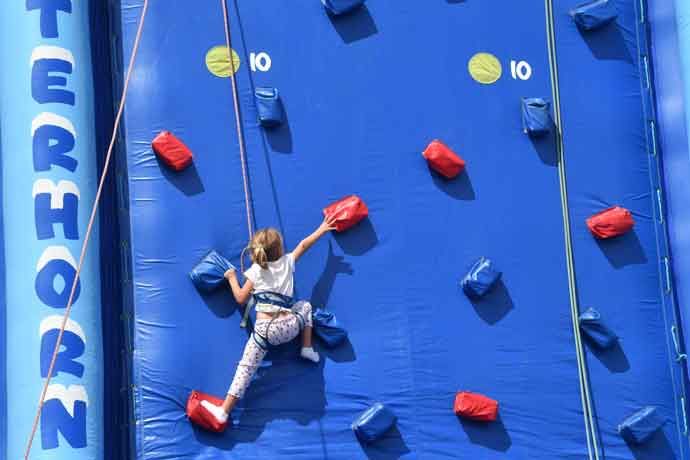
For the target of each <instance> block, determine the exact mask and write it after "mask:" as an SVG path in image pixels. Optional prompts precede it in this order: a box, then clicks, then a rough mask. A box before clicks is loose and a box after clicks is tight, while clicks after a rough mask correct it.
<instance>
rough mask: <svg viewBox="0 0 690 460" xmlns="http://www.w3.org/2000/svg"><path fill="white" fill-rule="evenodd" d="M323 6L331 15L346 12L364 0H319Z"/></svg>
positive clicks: (360, 4) (361, 3)
mask: <svg viewBox="0 0 690 460" xmlns="http://www.w3.org/2000/svg"><path fill="white" fill-rule="evenodd" d="M321 3H323V6H325V7H326V10H328V12H329V13H330V14H332V15H335V16H337V15H339V14H344V13H348V12H350V11H352V10H354V9H355V8H358V7H360V6H362V5H363V4H364V0H321Z"/></svg>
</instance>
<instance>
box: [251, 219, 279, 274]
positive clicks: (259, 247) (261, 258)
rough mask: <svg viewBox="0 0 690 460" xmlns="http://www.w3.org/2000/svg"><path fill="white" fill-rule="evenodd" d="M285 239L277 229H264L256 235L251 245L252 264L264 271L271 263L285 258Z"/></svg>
mask: <svg viewBox="0 0 690 460" xmlns="http://www.w3.org/2000/svg"><path fill="white" fill-rule="evenodd" d="M283 252H284V250H283V237H282V235H281V234H280V232H279V231H278V230H276V229H275V228H264V229H261V230H259V231H257V232H256V233H255V234H254V238H252V241H251V242H250V243H249V255H250V257H251V259H252V262H254V263H255V264H257V265H259V266H260V267H261V268H263V269H264V270H265V269H267V268H268V263H269V262H274V261H276V260H278V259H280V258H281V257H283Z"/></svg>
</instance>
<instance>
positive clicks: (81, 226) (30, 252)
mask: <svg viewBox="0 0 690 460" xmlns="http://www.w3.org/2000/svg"><path fill="white" fill-rule="evenodd" d="M89 3H90V2H84V1H81V2H77V1H72V0H59V1H57V0H22V1H13V2H3V4H2V6H1V7H0V8H1V10H0V56H1V57H2V63H3V65H2V67H3V70H2V72H0V101H2V104H0V146H1V151H2V163H3V164H2V186H3V193H2V196H3V204H2V212H3V221H4V224H5V229H4V232H5V242H6V244H5V247H4V251H5V262H6V267H3V268H2V269H3V271H4V276H5V277H6V279H5V281H6V286H7V289H6V298H5V299H2V300H0V301H5V302H6V305H7V328H6V329H7V331H6V343H7V347H6V355H7V356H6V366H7V369H9V370H10V372H8V373H7V384H6V388H4V389H3V390H4V391H5V393H6V395H5V396H6V398H7V413H8V414H11V416H10V417H11V423H8V427H7V447H6V450H7V452H0V458H23V452H24V448H25V445H26V440H27V437H28V435H29V433H30V431H31V426H32V422H33V417H34V414H35V410H36V405H37V400H38V397H39V395H40V393H41V389H42V387H43V384H44V383H45V378H46V375H47V372H48V367H49V364H50V360H51V357H52V353H53V349H54V347H55V343H56V339H57V335H58V331H59V328H60V324H61V319H62V315H63V313H64V309H65V306H66V304H67V298H68V296H69V292H70V287H71V285H72V282H73V280H74V277H75V272H76V265H77V262H78V259H79V253H80V248H81V245H82V242H83V238H84V235H85V231H86V225H87V221H88V217H89V213H90V209H91V203H92V202H93V199H94V196H95V191H96V186H97V177H96V176H97V164H96V158H97V154H96V147H95V132H94V131H95V130H94V94H93V75H92V67H91V50H90V37H89ZM98 248H99V238H98V229H95V231H94V234H93V235H92V238H91V246H90V250H89V253H88V256H87V258H86V261H85V265H84V267H83V272H82V275H81V280H80V285H79V289H78V290H77V292H76V296H75V301H74V304H73V309H72V316H71V319H70V321H69V322H68V323H67V327H66V332H65V335H64V339H63V346H62V348H61V350H60V353H59V355H58V358H57V361H56V366H55V372H54V374H53V375H54V377H53V379H52V381H51V385H50V386H49V387H48V393H47V397H46V400H45V404H44V407H43V412H42V416H41V422H40V425H39V430H38V432H37V434H36V438H35V439H34V444H33V449H32V454H31V458H36V459H40V458H51V459H58V460H62V459H64V460H72V459H76V458H88V459H96V460H98V459H102V458H103V432H102V431H103V429H102V418H103V410H102V386H103V383H102V379H103V363H102V338H101V321H100V317H101V316H100V308H101V297H100V296H101V292H100V273H99V271H100V263H99V254H98ZM4 332H5V331H2V332H0V335H2V334H3V333H4Z"/></svg>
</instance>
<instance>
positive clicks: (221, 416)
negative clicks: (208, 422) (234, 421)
mask: <svg viewBox="0 0 690 460" xmlns="http://www.w3.org/2000/svg"><path fill="white" fill-rule="evenodd" d="M201 405H202V406H203V407H204V409H206V410H207V411H209V413H210V414H211V415H213V416H214V417H215V418H216V420H218V422H219V423H225V422H227V421H228V414H227V412H225V411H224V410H223V408H222V407H220V406H216V405H215V404H212V403H210V402H208V401H206V400H203V401H201Z"/></svg>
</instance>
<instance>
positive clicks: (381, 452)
mask: <svg viewBox="0 0 690 460" xmlns="http://www.w3.org/2000/svg"><path fill="white" fill-rule="evenodd" d="M352 435H353V436H354V433H353V434H352ZM359 445H360V446H362V450H364V453H365V454H366V456H367V458H368V459H369V460H396V459H398V458H400V457H402V456H403V455H405V454H409V453H410V448H409V447H407V444H405V440H404V439H403V437H402V434H401V433H400V430H398V427H397V426H393V428H391V429H390V430H388V432H386V434H385V435H384V437H383V438H381V439H379V440H377V441H376V442H375V443H372V444H366V443H363V442H361V441H360V442H359Z"/></svg>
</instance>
